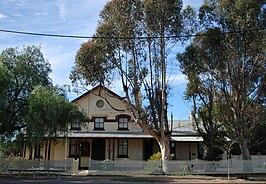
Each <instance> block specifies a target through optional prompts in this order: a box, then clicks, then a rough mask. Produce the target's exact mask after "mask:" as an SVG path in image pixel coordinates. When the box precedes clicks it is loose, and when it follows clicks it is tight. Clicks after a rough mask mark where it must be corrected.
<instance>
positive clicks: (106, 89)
mask: <svg viewBox="0 0 266 184" xmlns="http://www.w3.org/2000/svg"><path fill="white" fill-rule="evenodd" d="M97 90H99V91H101V90H104V91H107V92H108V93H109V94H111V95H112V96H113V97H116V98H118V99H120V100H124V99H125V97H121V96H119V95H118V94H116V93H115V92H113V91H112V90H110V89H108V88H106V87H105V86H102V85H97V86H95V87H94V88H92V89H91V90H88V91H87V92H86V93H84V94H82V95H80V96H79V97H77V98H75V99H74V100H72V101H71V102H76V101H78V100H80V99H82V98H84V97H85V96H87V95H89V94H91V93H93V92H94V91H97Z"/></svg>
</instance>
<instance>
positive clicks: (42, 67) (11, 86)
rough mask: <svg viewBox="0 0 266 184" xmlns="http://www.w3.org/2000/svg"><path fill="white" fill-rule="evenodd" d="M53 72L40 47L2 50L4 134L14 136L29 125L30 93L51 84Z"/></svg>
mask: <svg viewBox="0 0 266 184" xmlns="http://www.w3.org/2000/svg"><path fill="white" fill-rule="evenodd" d="M50 72H51V68H50V64H49V63H48V62H47V61H46V60H45V59H44V57H43V55H42V53H41V51H40V47H36V46H27V47H23V48H22V49H18V48H7V49H5V50H4V51H2V52H1V53H0V84H1V90H0V135H2V136H6V137H8V136H10V137H11V136H12V135H14V134H15V133H16V132H20V130H21V129H22V128H23V127H25V126H26V124H25V122H23V117H24V116H25V115H26V114H27V104H28V95H29V94H30V92H31V91H32V90H33V89H34V88H35V86H37V85H40V84H41V85H43V86H51V81H50V79H49V77H48V75H49V73H50Z"/></svg>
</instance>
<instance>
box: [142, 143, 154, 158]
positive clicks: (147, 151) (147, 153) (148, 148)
mask: <svg viewBox="0 0 266 184" xmlns="http://www.w3.org/2000/svg"><path fill="white" fill-rule="evenodd" d="M152 155H153V140H151V139H148V140H145V141H144V160H148V159H149V158H150V157H151V156H152Z"/></svg>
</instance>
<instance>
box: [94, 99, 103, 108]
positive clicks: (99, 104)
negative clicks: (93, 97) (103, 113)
mask: <svg viewBox="0 0 266 184" xmlns="http://www.w3.org/2000/svg"><path fill="white" fill-rule="evenodd" d="M103 106H104V101H102V100H98V101H97V102H96V107H98V108H100V109H101V108H103Z"/></svg>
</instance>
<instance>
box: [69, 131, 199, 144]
mask: <svg viewBox="0 0 266 184" xmlns="http://www.w3.org/2000/svg"><path fill="white" fill-rule="evenodd" d="M68 137H69V138H127V139H128V138H135V139H150V138H153V137H152V136H151V135H149V134H146V133H145V132H72V133H70V134H68ZM172 140H173V141H178V142H201V141H203V139H202V137H200V136H198V135H189V136H187V135H179V136H172Z"/></svg>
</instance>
